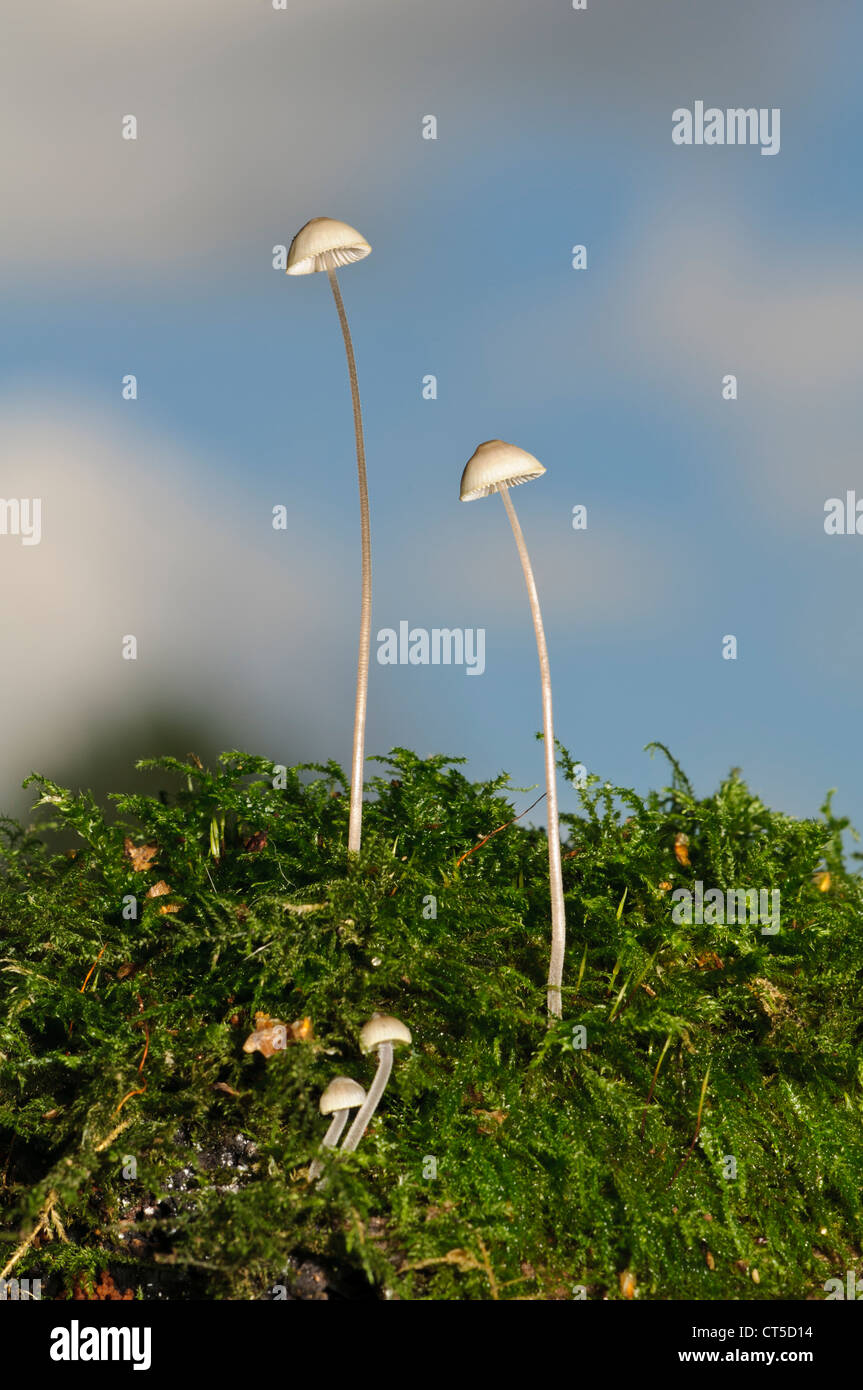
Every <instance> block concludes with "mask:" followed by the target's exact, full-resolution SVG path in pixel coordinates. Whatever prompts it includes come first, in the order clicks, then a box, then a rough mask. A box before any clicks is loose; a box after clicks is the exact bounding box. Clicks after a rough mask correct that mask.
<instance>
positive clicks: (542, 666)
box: [459, 439, 566, 1018]
mask: <svg viewBox="0 0 863 1390" xmlns="http://www.w3.org/2000/svg"><path fill="white" fill-rule="evenodd" d="M544 472H545V469H544V468H543V466H542V464H541V463H540V461H539V459H535V458H534V456H533V454H528V453H526V452H525V450H524V449H518V448H516V446H515V445H514V444H504V442H503V440H502V439H489V440H487V441H486V443H485V444H480V446H479V448H478V449H477V450H476V452H475V453H474V454H473V455H472V456H471V458H470V459H468V462H467V464H466V466H465V470H464V472H463V474H462V478H461V489H460V491H459V498H460V500H461V501H462V502H471V501H472V500H473V499H474V498H475V497H488V495H489V494H490V493H492V492H499V493H500V496H501V501H502V502H503V505H504V506H505V507H506V513H507V516H508V517H509V521H510V525H511V526H512V533H513V535H514V536H515V543H516V546H517V547H518V554H519V558H520V560H521V567H522V570H523V571H524V579H525V583H526V585H527V596H528V600H529V602H530V611H531V614H532V616H533V629H534V632H535V633H536V649H537V653H538V655H539V673H540V680H541V682H542V733H543V742H544V744H545V786H546V795H547V799H548V881H549V890H550V894H551V960H550V962H549V967H548V993H547V995H546V1003H547V1007H548V1012H549V1014H550V1015H551V1016H552V1017H554V1018H560V1016H561V1013H562V1005H561V985H562V983H563V958H564V951H565V949H566V915H565V911H564V904H563V875H562V872H561V867H560V823H559V820H558V811H557V767H556V760H555V745H554V725H553V722H552V714H551V671H550V669H549V664H548V647H547V646H546V642H545V630H544V628H543V626H542V613H541V612H540V607H539V595H538V593H537V591H536V580H535V579H534V577H533V569H532V567H531V563H530V556H529V555H528V553H527V546H526V545H525V543H524V536H523V535H522V532H521V526H520V525H519V521H518V517H517V516H516V514H515V507H514V506H513V505H512V498H511V497H510V495H509V489H510V488H511V487H517V486H518V485H519V483H527V482H530V480H531V479H532V478H539V477H541V475H542V474H543V473H544Z"/></svg>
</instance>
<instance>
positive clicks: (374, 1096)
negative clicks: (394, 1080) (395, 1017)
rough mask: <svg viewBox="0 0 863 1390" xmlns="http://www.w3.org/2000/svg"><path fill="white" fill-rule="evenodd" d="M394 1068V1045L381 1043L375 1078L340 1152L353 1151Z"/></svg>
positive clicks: (375, 1108) (376, 1106)
mask: <svg viewBox="0 0 863 1390" xmlns="http://www.w3.org/2000/svg"><path fill="white" fill-rule="evenodd" d="M392 1069H393V1045H392V1043H388V1042H387V1043H381V1044H380V1045H379V1047H378V1069H377V1071H376V1072H375V1079H374V1081H373V1082H372V1084H371V1086H370V1087H369V1089H368V1092H367V1094H366V1098H365V1100H364V1101H363V1103H362V1105H361V1106H360V1108H359V1110H358V1111H357V1113H356V1115H355V1116H354V1122H353V1124H352V1125H351V1127H350V1129H349V1130H348V1132H347V1135H346V1136H345V1142H344V1143H343V1144H342V1147H341V1149H340V1153H351V1152H352V1151H353V1150H354V1149H355V1148H356V1147H357V1144H358V1143H359V1142H360V1140H361V1139H362V1137H363V1135H364V1134H365V1132H366V1129H367V1127H368V1123H369V1120H370V1119H371V1118H372V1115H373V1114H374V1113H375V1111H376V1110H377V1108H378V1105H379V1103H380V1099H381V1096H382V1095H383V1093H384V1091H385V1090H386V1086H387V1082H388V1081H389V1079H390V1072H391V1071H392Z"/></svg>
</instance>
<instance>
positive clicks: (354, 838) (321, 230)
mask: <svg viewBox="0 0 863 1390" xmlns="http://www.w3.org/2000/svg"><path fill="white" fill-rule="evenodd" d="M371 249H372V248H371V246H370V245H369V243H368V242H367V241H366V239H365V237H363V236H360V234H359V232H358V231H356V230H355V229H354V228H353V227H349V226H348V224H347V222H337V221H335V219H334V218H332V217H313V218H312V220H311V222H307V223H306V225H305V226H304V227H301V228H300V230H299V231H298V232H297V235H296V236H295V237H294V239H293V241H292V242H291V248H290V250H289V251H288V264H287V273H288V275H312V274H313V273H314V272H315V271H317V270H321V271H326V273H327V277H328V279H329V282H330V289H331V290H332V292H333V299H334V300H335V302H336V312H337V313H338V316H339V324H340V325H341V330H342V338H343V339H344V344H345V356H346V357H347V361H348V376H349V378H350V383H351V402H352V404H353V411H354V436H355V439H356V451H357V476H358V478H359V487H360V543H361V548H362V596H361V605H360V645H359V656H358V659H357V693H356V704H355V709H354V745H353V753H352V756H351V803H350V812H349V819H348V854H358V853H359V850H360V840H361V837H362V822H363V763H364V761H365V741H366V708H367V705H368V698H369V652H370V649H371V638H372V542H371V529H370V524H369V489H368V482H367V479H366V448H365V443H364V441H363V416H362V410H361V408H360V388H359V384H358V381H357V364H356V361H355V359H354V347H353V343H352V342H351V333H350V329H349V328H348V320H347V315H346V314H345V306H344V303H343V301H342V292H341V290H340V288H339V282H338V278H337V276H336V270H337V268H338V267H339V266H343V265H350V264H351V262H352V261H361V260H363V258H364V257H365V256H367V255H368V254H369V252H370V251H371Z"/></svg>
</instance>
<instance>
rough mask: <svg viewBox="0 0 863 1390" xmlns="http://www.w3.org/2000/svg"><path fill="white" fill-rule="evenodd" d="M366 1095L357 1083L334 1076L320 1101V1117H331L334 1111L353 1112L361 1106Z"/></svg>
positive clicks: (348, 1077)
mask: <svg viewBox="0 0 863 1390" xmlns="http://www.w3.org/2000/svg"><path fill="white" fill-rule="evenodd" d="M365 1098H366V1093H365V1091H364V1090H363V1088H362V1086H361V1085H360V1083H359V1082H358V1081H354V1080H353V1079H352V1078H351V1077H350V1076H335V1077H333V1079H332V1081H331V1082H330V1084H329V1086H328V1087H327V1089H326V1090H325V1091H324V1093H323V1095H322V1096H321V1099H320V1105H319V1109H320V1112H321V1114H322V1115H332V1113H333V1111H334V1110H353V1108H354V1106H356V1105H362V1103H363V1101H364V1100H365Z"/></svg>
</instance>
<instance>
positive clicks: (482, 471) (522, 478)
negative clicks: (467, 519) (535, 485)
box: [459, 439, 545, 502]
mask: <svg viewBox="0 0 863 1390" xmlns="http://www.w3.org/2000/svg"><path fill="white" fill-rule="evenodd" d="M544 472H545V469H544V468H543V466H542V464H541V463H540V461H539V459H535V458H534V456H533V454H528V453H526V452H525V450H524V449H518V448H516V446H515V444H504V442H503V440H502V439H487V440H486V442H485V444H480V446H479V448H478V449H477V451H476V453H474V454H472V455H471V457H470V458H469V459H468V461H467V463H466V464H465V470H464V472H463V473H462V475H461V488H460V489H459V500H460V501H461V502H472V501H473V499H474V498H475V497H487V496H488V495H489V493H490V492H497V490H498V488H499V486H500V485H501V483H503V484H505V486H506V487H518V484H519V483H529V482H530V480H531V478H538V477H539V476H540V474H542V473H544Z"/></svg>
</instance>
